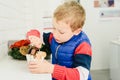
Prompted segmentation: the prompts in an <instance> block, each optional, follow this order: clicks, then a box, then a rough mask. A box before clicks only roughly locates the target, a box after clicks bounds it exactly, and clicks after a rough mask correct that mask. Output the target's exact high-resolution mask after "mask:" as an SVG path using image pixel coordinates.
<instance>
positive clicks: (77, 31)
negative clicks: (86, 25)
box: [73, 28, 82, 35]
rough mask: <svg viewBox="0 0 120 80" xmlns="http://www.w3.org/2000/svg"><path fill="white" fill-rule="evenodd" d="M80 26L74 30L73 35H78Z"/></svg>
mask: <svg viewBox="0 0 120 80" xmlns="http://www.w3.org/2000/svg"><path fill="white" fill-rule="evenodd" d="M81 30H82V29H81V28H78V29H77V30H75V31H74V32H73V33H74V35H78V34H79V33H80V32H81Z"/></svg>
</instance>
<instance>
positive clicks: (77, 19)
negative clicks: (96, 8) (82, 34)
mask: <svg viewBox="0 0 120 80" xmlns="http://www.w3.org/2000/svg"><path fill="white" fill-rule="evenodd" d="M53 17H54V18H55V19H56V21H60V20H65V22H66V23H68V22H70V27H71V29H72V31H75V30H76V29H78V28H82V27H83V25H84V22H85V10H84V8H83V7H82V6H81V5H80V4H79V3H78V2H76V1H66V2H64V3H63V4H61V5H59V6H58V7H57V8H56V10H55V11H54V15H53Z"/></svg>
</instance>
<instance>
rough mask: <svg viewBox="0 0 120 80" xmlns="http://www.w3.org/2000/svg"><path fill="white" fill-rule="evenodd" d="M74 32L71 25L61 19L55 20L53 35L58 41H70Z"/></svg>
mask: <svg viewBox="0 0 120 80" xmlns="http://www.w3.org/2000/svg"><path fill="white" fill-rule="evenodd" d="M73 35H74V32H72V30H71V28H70V25H69V24H67V23H65V21H63V20H61V21H58V22H56V21H55V19H54V20H53V36H54V38H55V40H56V41H57V42H58V43H63V42H66V41H68V40H69V39H70V38H71V37H72V36H73Z"/></svg>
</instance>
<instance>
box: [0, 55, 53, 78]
mask: <svg viewBox="0 0 120 80" xmlns="http://www.w3.org/2000/svg"><path fill="white" fill-rule="evenodd" d="M0 80H52V78H51V74H32V73H30V72H29V70H28V67H27V61H25V60H15V59H13V58H12V57H11V56H8V55H7V54H6V56H4V58H2V59H0Z"/></svg>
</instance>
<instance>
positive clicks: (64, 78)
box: [28, 1, 92, 80]
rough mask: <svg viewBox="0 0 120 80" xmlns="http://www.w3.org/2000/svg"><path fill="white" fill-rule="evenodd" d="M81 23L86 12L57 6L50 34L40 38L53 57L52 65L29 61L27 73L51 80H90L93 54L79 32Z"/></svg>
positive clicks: (71, 3) (69, 5) (69, 4)
mask: <svg viewBox="0 0 120 80" xmlns="http://www.w3.org/2000/svg"><path fill="white" fill-rule="evenodd" d="M84 22H85V11H84V9H83V7H82V6H81V5H80V4H79V3H77V2H75V1H69V2H65V3H63V4H61V5H60V6H58V8H57V9H56V10H55V12H54V16H53V32H51V33H44V34H43V40H44V43H45V44H46V45H47V46H48V47H49V48H50V50H51V53H52V64H51V63H49V62H48V61H46V60H43V61H42V62H39V61H31V62H30V63H29V65H28V67H29V70H30V71H31V72H32V73H51V74H52V78H53V80H91V77H90V76H89V71H90V66H91V56H92V50H91V43H90V41H89V39H88V37H87V35H86V34H85V33H84V32H83V31H82V27H83V25H84ZM88 76H89V78H88Z"/></svg>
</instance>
